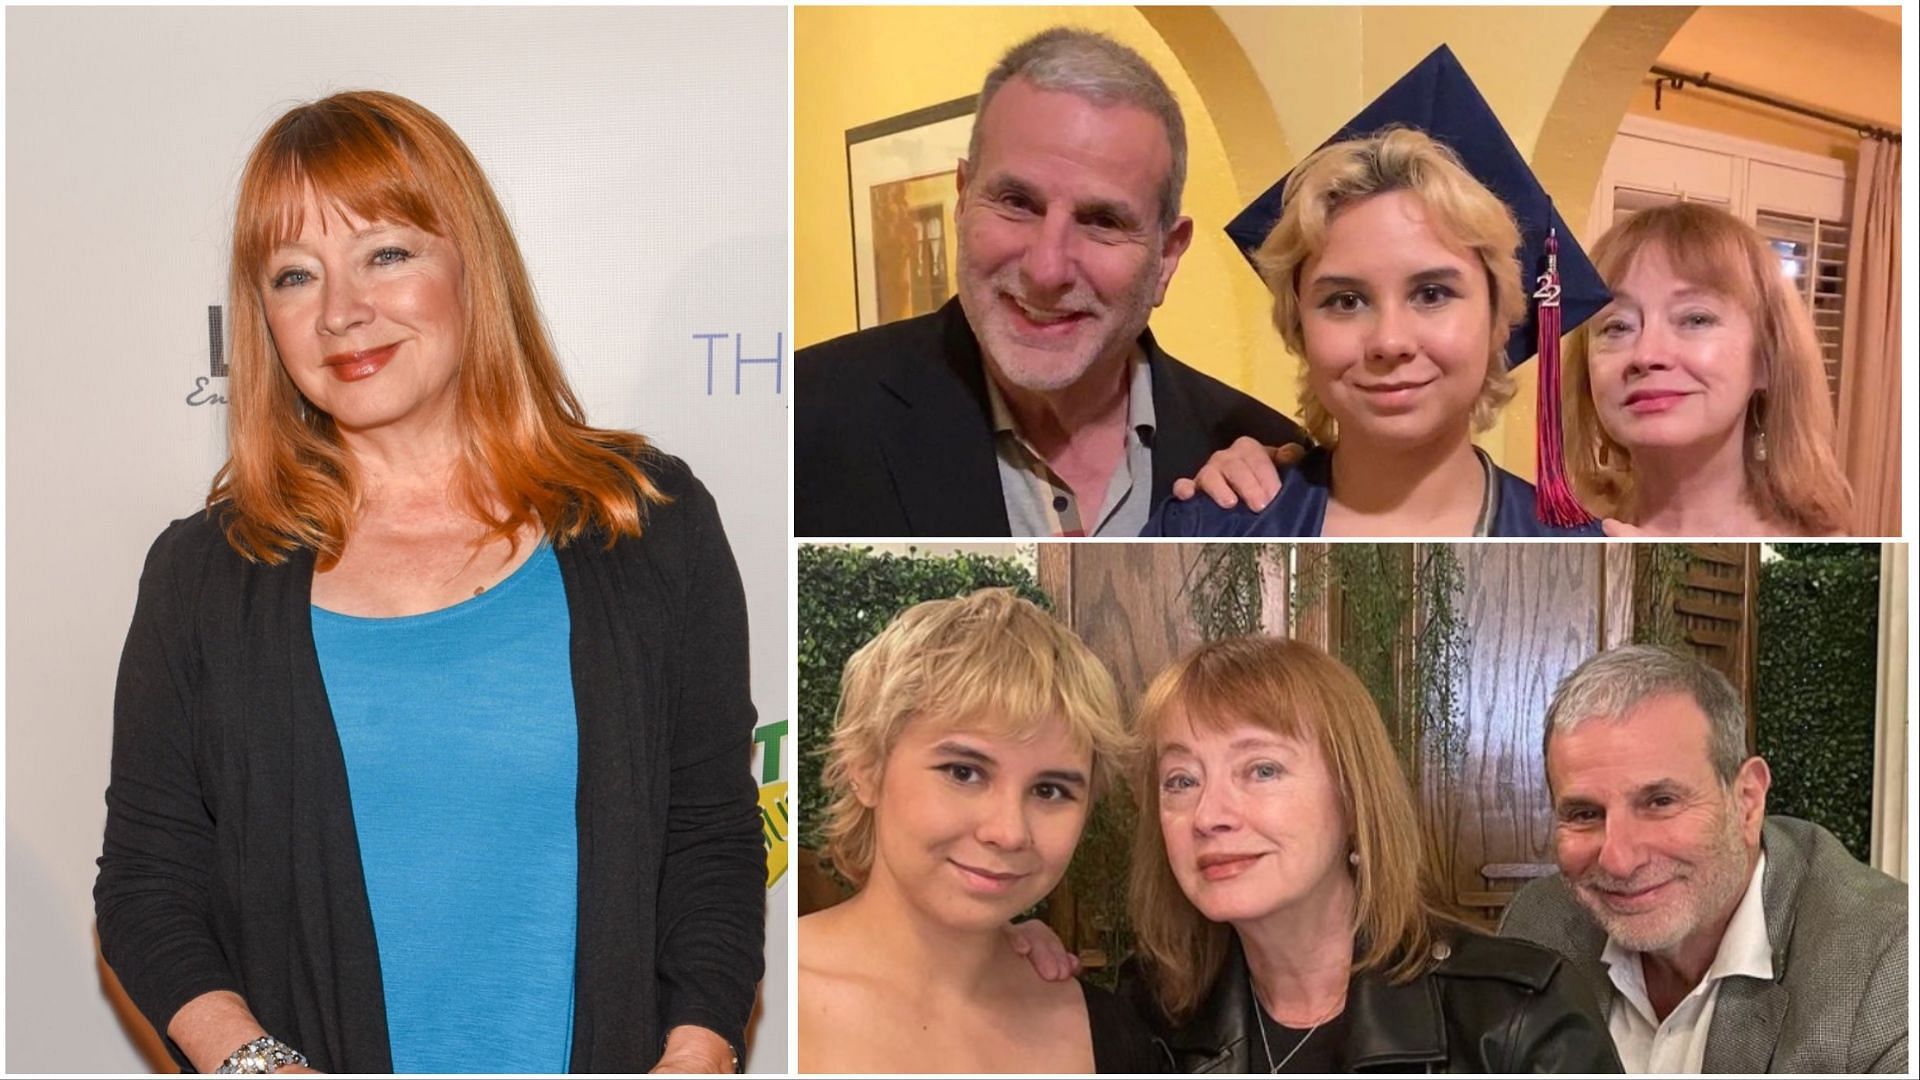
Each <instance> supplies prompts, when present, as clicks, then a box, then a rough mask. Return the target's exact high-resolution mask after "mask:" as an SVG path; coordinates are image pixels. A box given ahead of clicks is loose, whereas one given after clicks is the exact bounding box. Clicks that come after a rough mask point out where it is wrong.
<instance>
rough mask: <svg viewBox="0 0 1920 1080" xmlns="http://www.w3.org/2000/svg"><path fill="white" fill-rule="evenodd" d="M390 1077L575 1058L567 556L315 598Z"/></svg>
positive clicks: (573, 748)
mask: <svg viewBox="0 0 1920 1080" xmlns="http://www.w3.org/2000/svg"><path fill="white" fill-rule="evenodd" d="M313 639H314V645H315V647H316V648H317V650H318V652H319V657H320V671H321V675H322V677H323V678H324V679H325V681H326V688H327V700H328V702H329V704H330V705H331V706H332V709H333V720H334V724H335V726H336V727H337V728H338V730H339V733H340V749H341V751H342V753H343V754H344V755H345V757H346V764H347V781H348V787H349V789H350V791H351V793H352V795H351V797H352V801H353V822H354V828H355V831H356V832H357V834H358V837H359V842H360V865H361V868H362V870H363V872H364V874H365V876H366V883H367V900H368V902H369V904H370V905H371V907H372V909H373V930H374V937H375V939H376V940H377V941H378V943H379V949H380V978H381V983H382V986H383V988H384V990H385V994H386V1006H387V1031H388V1035H389V1038H390V1041H391V1043H392V1048H393V1067H394V1070H395V1071H396V1072H403V1073H406V1072H452V1073H461V1072H474V1073H494V1072H519V1073H525V1072H540V1073H563V1072H566V1071H567V1061H568V1055H569V1053H570V1051H571V1048H572V1043H573V977H574V949H575V937H576V929H577V925H578V917H577V913H578V904H577V901H576V897H577V894H578V875H579V854H578V849H577V842H576V836H575V794H576V791H577V789H578V786H579V724H578V722H577V720H576V718H575V715H574V707H573V673H572V667H571V664H570V652H569V647H570V642H571V633H570V627H569V623H568V620H567V596H566V591H565V588H564V587H563V584H562V582H561V579H560V564H559V561H558V560H557V559H555V558H554V554H553V551H552V549H551V548H550V547H548V546H547V545H546V544H544V543H542V544H541V545H540V547H539V549H538V550H536V551H535V552H534V553H533V555H532V556H531V557H529V558H528V560H527V562H526V563H525V564H524V565H523V566H521V567H520V569H518V570H516V571H514V573H513V574H512V575H511V576H510V577H508V578H507V580H505V581H503V582H501V583H500V585H499V586H497V587H496V588H494V589H493V590H492V591H490V592H486V593H483V594H481V595H479V596H476V597H474V598H473V599H471V600H467V601H464V602H462V603H459V604H455V605H454V606H452V607H450V608H444V609H442V610H440V611H432V612H427V613H426V614H423V615H409V616H404V617H401V618H393V619H367V618H357V617H354V616H350V615H339V614H336V613H334V612H330V611H324V610H322V609H320V608H318V607H315V608H314V609H313Z"/></svg>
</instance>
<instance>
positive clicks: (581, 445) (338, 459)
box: [207, 90, 667, 569]
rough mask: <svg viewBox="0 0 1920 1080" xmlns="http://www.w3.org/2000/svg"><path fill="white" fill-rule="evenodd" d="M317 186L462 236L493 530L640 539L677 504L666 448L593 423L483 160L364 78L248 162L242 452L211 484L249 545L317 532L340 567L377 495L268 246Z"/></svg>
mask: <svg viewBox="0 0 1920 1080" xmlns="http://www.w3.org/2000/svg"><path fill="white" fill-rule="evenodd" d="M310 196H311V197H312V200H313V202H314V203H316V204H317V205H320V206H329V205H330V206H331V207H332V208H334V209H343V210H350V211H352V212H353V213H354V214H355V215H357V216H358V217H360V218H362V219H364V220H367V221H388V222H396V223H405V224H408V225H412V226H414V227H416V228H419V229H424V230H426V231H427V232H430V233H433V234H434V235H436V236H441V237H445V238H447V239H449V240H451V241H452V242H453V244H454V246H455V247H456V248H458V249H459V252H460V256H461V259H462V260H463V261H464V263H465V266H466V276H465V281H464V283H463V285H462V289H461V292H462V300H463V307H464V308H465V312H466V335H465V342H466V344H465V351H464V354H463V356H462V357H461V363H460V371H459V375H458V390H457V396H458V415H459V423H460V428H461V430H460V443H461V462H460V464H459V466H458V477H457V479H456V481H455V483H456V485H457V487H456V491H457V492H458V495H459V497H460V498H462V499H464V501H465V502H466V504H467V508H468V510H469V512H470V513H472V515H473V516H474V518H475V519H476V520H478V521H480V522H482V523H483V524H485V525H486V526H487V527H488V532H487V535H486V537H485V538H484V539H483V540H482V541H481V542H482V543H485V542H488V541H491V540H494V539H501V538H504V539H506V540H508V541H509V542H513V541H514V540H515V538H516V536H517V534H518V533H519V532H520V530H521V529H523V528H524V527H526V526H527V525H530V524H531V525H538V526H539V527H540V528H541V529H542V531H543V532H544V533H545V534H546V536H547V538H548V539H549V540H550V541H552V543H553V544H554V545H555V546H556V547H558V546H564V545H565V544H566V543H567V542H568V541H571V540H574V539H577V538H578V537H579V536H581V535H582V534H583V533H586V532H587V531H589V530H598V531H599V532H601V533H603V534H604V535H605V537H606V542H607V544H608V545H609V546H611V545H612V544H613V542H614V541H615V540H617V539H619V538H620V537H623V536H630V537H637V536H639V535H640V533H641V529H642V524H643V518H644V516H645V508H646V506H647V505H648V504H654V503H663V502H666V501H667V496H666V495H665V494H663V493H662V492H661V491H660V490H659V489H658V488H657V487H655V486H654V484H653V483H652V481H651V480H649V479H648V478H647V475H646V473H645V471H643V470H642V468H641V467H640V463H641V462H642V461H644V460H646V458H647V457H648V455H650V454H652V453H653V450H652V447H651V445H650V444H649V443H648V441H647V440H646V439H645V438H644V437H643V436H640V435H637V434H634V433H632V432H624V431H611V430H605V429H601V428H594V427H590V426H589V425H588V424H587V422H586V414H585V412H584V410H582V409H581V407H580V402H579V399H578V398H576V397H575V396H574V394H573V390H572V389H571V388H570V387H568V385H567V381H566V377H565V375H564V374H562V372H561V370H560V363H559V360H558V359H557V358H556V357H555V355H554V351H553V345H552V343H551V342H549V341H548V339H547V333H546V328H545V326H544V325H543V324H542V322H541V320H540V312H539V309H538V307H537V306H536V304H535V303H534V297H533V286H532V283H531V282H530V281H529V280H528V278H527V270H526V265H525V263H524V262H523V261H522V260H521V257H520V248H519V245H518V244H516V243H515V242H514V239H513V232H512V230H511V229H510V228H509V227H508V225H507V217H506V214H505V212H504V211H502V210H501V208H500V203H499V200H498V199H496V198H495V197H494V194H493V189H492V187H491V186H489V185H488V183H487V179H486V175H485V174H484V173H482V172H481V170H480V165H479V163H478V162H477V161H475V160H474V157H473V154H472V153H471V152H470V151H469V150H468V149H467V147H466V144H465V143H463V142H461V141H460V137H459V136H458V135H456V134H454V132H453V129H452V128H449V127H448V126H447V125H446V123H445V122H444V121H442V120H441V119H440V118H439V117H437V116H435V115H433V114H432V113H431V112H428V111H427V110H426V109H424V108H422V107H421V106H419V105H417V104H415V103H414V102H412V101H409V100H407V99H406V98H403V97H400V96H398V95H396V94H388V93H382V92H379V91H371V90H359V91H350V92H347V93H341V94H335V95H333V96H332V97H328V98H325V99H322V100H320V101H316V102H313V103H311V104H308V105H302V106H300V107H298V108H296V109H294V110H292V111H291V112H289V113H287V114H286V115H285V116H282V117H281V118H280V119H279V120H276V121H275V122H274V123H273V126H271V127H269V128H268V129H267V131H266V134H264V135H262V136H261V137H260V141H259V143H258V144H257V145H255V146H254V148H253V152H252V154H251V155H249V156H248V158H247V165H246V169H245V171H244V172H243V173H242V174H241V178H240V196H239V201H238V205H237V206H236V208H235V211H234V226H233V263H232V269H231V273H230V278H229V282H228V300H229V304H230V305H231V308H230V310H231V312H232V322H233V331H232V335H233V338H232V345H231V354H230V357H229V361H228V371H229V383H228V391H229V393H228V396H229V398H230V399H231V405H230V408H229V411H228V414H227V453H228V457H227V462H226V464H225V465H222V466H221V467H220V471H219V472H218V473H216V474H214V478H213V487H212V490H211V491H209V492H208V494H207V506H208V508H209V509H210V510H211V509H216V508H219V509H222V510H224V512H225V521H224V523H225V527H226V533H227V540H228V542H229V543H231V544H232V545H233V547H234V549H235V550H236V551H238V552H239V553H240V554H241V555H243V556H245V557H246V558H248V559H251V560H254V561H257V562H265V563H269V564H278V563H279V562H281V561H282V560H283V559H285V558H286V556H287V553H288V552H290V551H292V550H293V549H295V548H297V547H302V546H305V547H311V548H313V549H314V550H315V551H316V552H317V553H318V556H319V559H318V562H319V566H320V567H321V568H322V569H325V568H327V567H329V566H331V565H332V564H333V563H335V562H337V561H338V560H339V558H340V555H341V553H342V552H343V551H344V550H345V548H346V542H347V534H348V532H349V531H350V529H351V527H352V522H353V517H354V513H355V511H356V509H357V508H358V505H359V489H358V486H357V482H356V478H355V476H354V469H353V458H352V455H351V454H350V453H348V451H347V449H346V447H345V446H343V445H342V444H341V442H340V437H339V433H338V431H337V430H336V429H335V427H334V423H333V419H332V417H330V416H328V415H327V414H326V413H324V412H321V411H320V410H319V409H317V408H315V407H314V406H313V405H312V404H311V403H310V402H308V401H306V399H305V398H304V397H303V396H302V395H301V393H300V391H299V389H298V388H297V387H295V386H294V383H293V380H292V379H290V378H288V376H287V373H286V370H285V369H284V368H283V367H282V366H281V363H280V356H279V352H278V350H277V349H276V348H275V347H274V343H273V337H272V334H271V333H270V332H269V330H268V328H267V319H266V311H265V306H264V304H263V301H262V289H263V287H264V286H265V284H266V282H265V272H266V263H267V258H268V256H269V255H271V254H272V252H273V250H274V249H275V248H277V247H279V246H280V245H282V244H285V243H288V242H290V241H292V240H294V239H296V238H297V237H298V236H299V234H300V232H301V229H302V227H303V225H304V222H305V215H306V206H307V203H308V200H309V197H310Z"/></svg>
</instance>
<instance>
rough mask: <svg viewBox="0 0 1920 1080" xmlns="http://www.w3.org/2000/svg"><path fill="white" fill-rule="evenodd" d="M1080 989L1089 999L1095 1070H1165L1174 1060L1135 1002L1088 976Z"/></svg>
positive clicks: (1169, 1067)
mask: <svg viewBox="0 0 1920 1080" xmlns="http://www.w3.org/2000/svg"><path fill="white" fill-rule="evenodd" d="M1080 990H1081V992H1082V993H1083V994H1085V996H1086V999H1087V1025H1088V1027H1089V1028H1091V1029H1092V1031H1093V1071H1094V1072H1097V1073H1164V1072H1172V1071H1173V1061H1172V1060H1171V1059H1170V1058H1168V1057H1167V1052H1166V1050H1165V1049H1164V1048H1163V1047H1161V1045H1160V1043H1159V1042H1158V1041H1156V1040H1155V1039H1154V1037H1153V1034H1152V1031H1151V1029H1149V1028H1148V1027H1147V1022H1146V1021H1145V1020H1143V1019H1141V1017H1140V1014H1139V1013H1137V1012H1134V1011H1133V1006H1131V1005H1129V1004H1127V1002H1126V1001H1125V999H1123V998H1121V997H1119V996H1118V995H1116V994H1112V993H1109V992H1108V991H1105V990H1102V989H1100V988H1099V987H1097V986H1094V985H1092V984H1090V983H1088V982H1086V981H1085V980H1082V981H1081V983H1080Z"/></svg>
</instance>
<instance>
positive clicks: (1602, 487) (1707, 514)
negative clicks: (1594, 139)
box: [1563, 203, 1853, 536]
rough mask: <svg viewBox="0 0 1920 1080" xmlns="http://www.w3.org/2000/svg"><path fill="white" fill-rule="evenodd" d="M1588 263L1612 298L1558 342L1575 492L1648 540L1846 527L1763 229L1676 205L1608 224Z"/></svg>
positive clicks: (1793, 320) (1848, 498)
mask: <svg viewBox="0 0 1920 1080" xmlns="http://www.w3.org/2000/svg"><path fill="white" fill-rule="evenodd" d="M1593 261H1594V263H1595V265H1597V266H1598V267H1599V268H1600V272H1601V274H1602V275H1604V276H1605V277H1606V280H1607V284H1608V286H1609V287H1610V288H1611V289H1612V290H1613V294H1614V297H1613V303H1611V304H1610V305H1608V306H1607V307H1606V308H1604V309H1602V310H1601V312H1600V314H1599V315H1597V316H1595V317H1594V318H1593V320H1592V321H1590V322H1588V323H1587V324H1586V325H1585V326H1584V327H1582V328H1581V330H1580V332H1579V334H1578V335H1577V336H1575V338H1574V339H1573V342H1572V345H1571V347H1570V348H1569V349H1568V353H1567V363H1568V367H1567V376H1566V382H1565V383H1564V384H1563V395H1564V396H1563V400H1564V402H1565V410H1566V417H1567V441H1566V450H1567V472H1568V475H1569V476H1570V477H1571V478H1572V480H1573V483H1574V487H1575V489H1576V490H1577V491H1578V492H1579V494H1580V497H1581V499H1582V501H1584V502H1585V503H1586V504H1587V505H1588V506H1589V507H1591V508H1592V509H1593V510H1594V511H1595V512H1597V513H1601V514H1603V515H1604V516H1607V517H1612V518H1618V519H1620V520H1621V521H1622V522H1624V523H1626V524H1627V525H1628V526H1631V527H1632V530H1631V531H1634V532H1641V533H1648V534H1654V535H1662V536H1834V535H1844V534H1845V533H1847V532H1848V531H1849V529H1850V528H1851V527H1852V502H1853V497H1852V492H1851V489H1850V488H1849V487H1848V484H1847V480H1846V477H1845V476H1844V475H1843V474H1842V473H1841V471H1840V466H1839V463H1838V461H1837V460H1836V459H1835V456H1834V448H1833V412H1832V408H1831V405H1830V403H1829V402H1828V399H1827V392H1826V391H1827V384H1826V371H1825V367H1824V365H1823V363H1822V360H1821V355H1820V345H1819V342H1818V341H1817V340H1816V339H1815V336H1814V331H1813V323H1812V321H1811V319H1810V318H1809V317H1808V315H1807V310H1806V305H1805V304H1804V303H1803V302H1802V301H1801V299H1800V298H1799V297H1798V296H1795V295H1794V294H1793V293H1792V292H1791V291H1790V289H1789V288H1788V285H1787V282H1786V279H1785V277H1784V276H1783V275H1782V274H1781V272H1780V257H1779V255H1778V254H1776V253H1775V252H1774V251H1773V250H1772V249H1771V248H1769V247H1768V245H1767V242H1766V240H1765V239H1764V238H1762V237H1761V236H1760V234H1759V233H1757V232H1755V231H1754V230H1753V229H1752V228H1751V227H1750V226H1748V225H1747V224H1745V223H1744V222H1742V221H1740V220H1739V219H1738V218H1735V217H1734V216H1733V215H1731V214H1728V213H1727V212H1726V211H1724V210H1718V209H1715V208H1714V207H1711V206H1704V205H1701V204H1699V203H1680V204H1676V205H1672V206H1663V207H1656V208H1654V209H1650V210H1643V211H1641V212H1640V213H1638V214H1635V215H1633V216H1632V217H1630V218H1627V219H1626V220H1625V221H1622V222H1620V223H1619V224H1617V225H1615V226H1614V227H1613V228H1611V229H1609V230H1607V233H1606V235H1604V236H1602V237H1601V238H1600V240H1599V242H1598V243H1596V244H1595V245H1594V247H1593ZM1619 531H1620V532H1622V533H1625V532H1628V531H1629V530H1628V529H1621V530H1619Z"/></svg>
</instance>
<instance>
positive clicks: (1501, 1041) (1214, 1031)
mask: <svg viewBox="0 0 1920 1080" xmlns="http://www.w3.org/2000/svg"><path fill="white" fill-rule="evenodd" d="M1515 944H1516V942H1515V941H1513V940H1512V939H1509V938H1496V937H1491V936H1488V935H1486V934H1481V933H1477V932H1474V931H1471V930H1463V931H1458V932H1456V933H1454V934H1453V936H1452V937H1451V938H1450V939H1447V940H1446V941H1445V942H1444V943H1442V944H1437V945H1435V946H1434V954H1435V955H1436V956H1439V957H1440V958H1441V959H1440V961H1439V963H1438V964H1437V965H1436V966H1435V967H1434V968H1433V969H1432V970H1430V971H1428V972H1427V973H1426V974H1425V975H1422V976H1420V977H1418V978H1416V979H1414V980H1413V981H1411V982H1408V983H1404V984H1402V985H1399V986H1394V985H1392V984H1390V983H1388V982H1387V980H1386V978H1385V977H1383V976H1381V975H1379V974H1375V973H1371V972H1368V973H1364V974H1360V975H1355V976H1354V977H1353V979H1352V981H1351V982H1350V983H1348V985H1347V1009H1346V1015H1347V1041H1346V1044H1345V1045H1344V1046H1342V1047H1340V1049H1339V1054H1338V1060H1339V1062H1340V1069H1341V1071H1343V1072H1459V1073H1528V1072H1554V1073H1566V1072H1571V1073H1617V1072H1619V1071H1620V1057H1619V1055H1618V1054H1617V1053H1615V1052H1614V1049H1613V1037H1612V1036H1611V1035H1609V1034H1608V1033H1607V1023H1606V1021H1605V1020H1604V1019H1603V1018H1602V1017H1601V1016H1600V1013H1599V1011H1598V1010H1597V1009H1596V1008H1595V1007H1594V1005H1593V1001H1592V995H1590V994H1588V993H1587V992H1586V991H1585V989H1584V988H1583V987H1582V986H1580V985H1578V982H1577V976H1576V975H1575V974H1574V972H1573V970H1572V969H1571V968H1570V967H1569V966H1568V964H1567V962H1566V961H1565V960H1563V959H1561V958H1560V956H1559V955H1558V954H1556V953H1553V952H1551V951H1549V950H1547V949H1543V948H1540V947H1538V946H1531V945H1529V946H1527V947H1525V948H1519V949H1516V948H1513V945H1515ZM1517 944H1523V945H1524V944H1525V943H1524V942H1520V943H1517ZM1143 976H1144V973H1141V972H1139V971H1138V970H1137V969H1131V970H1130V971H1129V972H1128V973H1127V975H1126V976H1124V978H1125V981H1124V983H1123V986H1124V988H1125V990H1126V992H1127V996H1128V997H1129V999H1131V1000H1132V1001H1133V1002H1134V1003H1135V1008H1136V1009H1137V1010H1139V1011H1140V1013H1141V1014H1142V1015H1143V1016H1148V1017H1153V1018H1155V1019H1154V1020H1153V1023H1154V1025H1155V1027H1156V1028H1157V1029H1158V1031H1159V1033H1160V1037H1161V1038H1162V1039H1163V1041H1164V1042H1165V1044H1166V1047H1167V1050H1168V1052H1169V1053H1170V1054H1171V1055H1172V1057H1173V1061H1174V1064H1175V1067H1176V1068H1177V1069H1178V1071H1180V1072H1208V1073H1212V1072H1219V1073H1250V1072H1265V1071H1266V1064H1265V1062H1264V1061H1259V1060H1258V1059H1259V1056H1260V1054H1261V1049H1260V1045H1259V1044H1260V1039H1259V1036H1258V1034H1257V1033H1256V1029H1255V1027H1254V1024H1255V1023H1256V1021H1255V1019H1254V1012H1253V1010H1254V1009H1255V1008H1257V1007H1258V1006H1257V1005H1256V1004H1255V1003H1254V998H1253V986H1252V984H1251V983H1250V982H1249V981H1248V979H1247V961H1246V957H1245V955H1244V954H1243V953H1242V952H1241V951H1240V941H1239V938H1238V937H1235V938H1234V939H1233V942H1232V945H1231V948H1230V951H1229V952H1228V955H1227V962H1226V966H1225V967H1224V968H1222V969H1221V972H1220V977H1219V978H1218V979H1216V980H1215V981H1214V984H1213V988H1212V989H1211V990H1210V991H1209V992H1208V994H1207V997H1206V999H1205V1000H1204V1001H1202V1002H1201V1003H1200V1008H1199V1009H1198V1010H1197V1011H1196V1012H1195V1013H1194V1015H1193V1016H1192V1017H1190V1018H1188V1020H1187V1022H1186V1023H1184V1024H1181V1025H1179V1026H1178V1027H1174V1026H1172V1025H1170V1024H1168V1023H1167V1022H1166V1020H1165V1017H1164V1015H1163V1014H1162V1013H1161V1012H1160V1011H1159V1009H1158V1007H1157V1005H1156V1004H1155V1003H1154V1001H1153V997H1152V994H1151V993H1150V992H1149V989H1148V983H1147V981H1146V979H1145V978H1144V977H1143Z"/></svg>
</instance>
